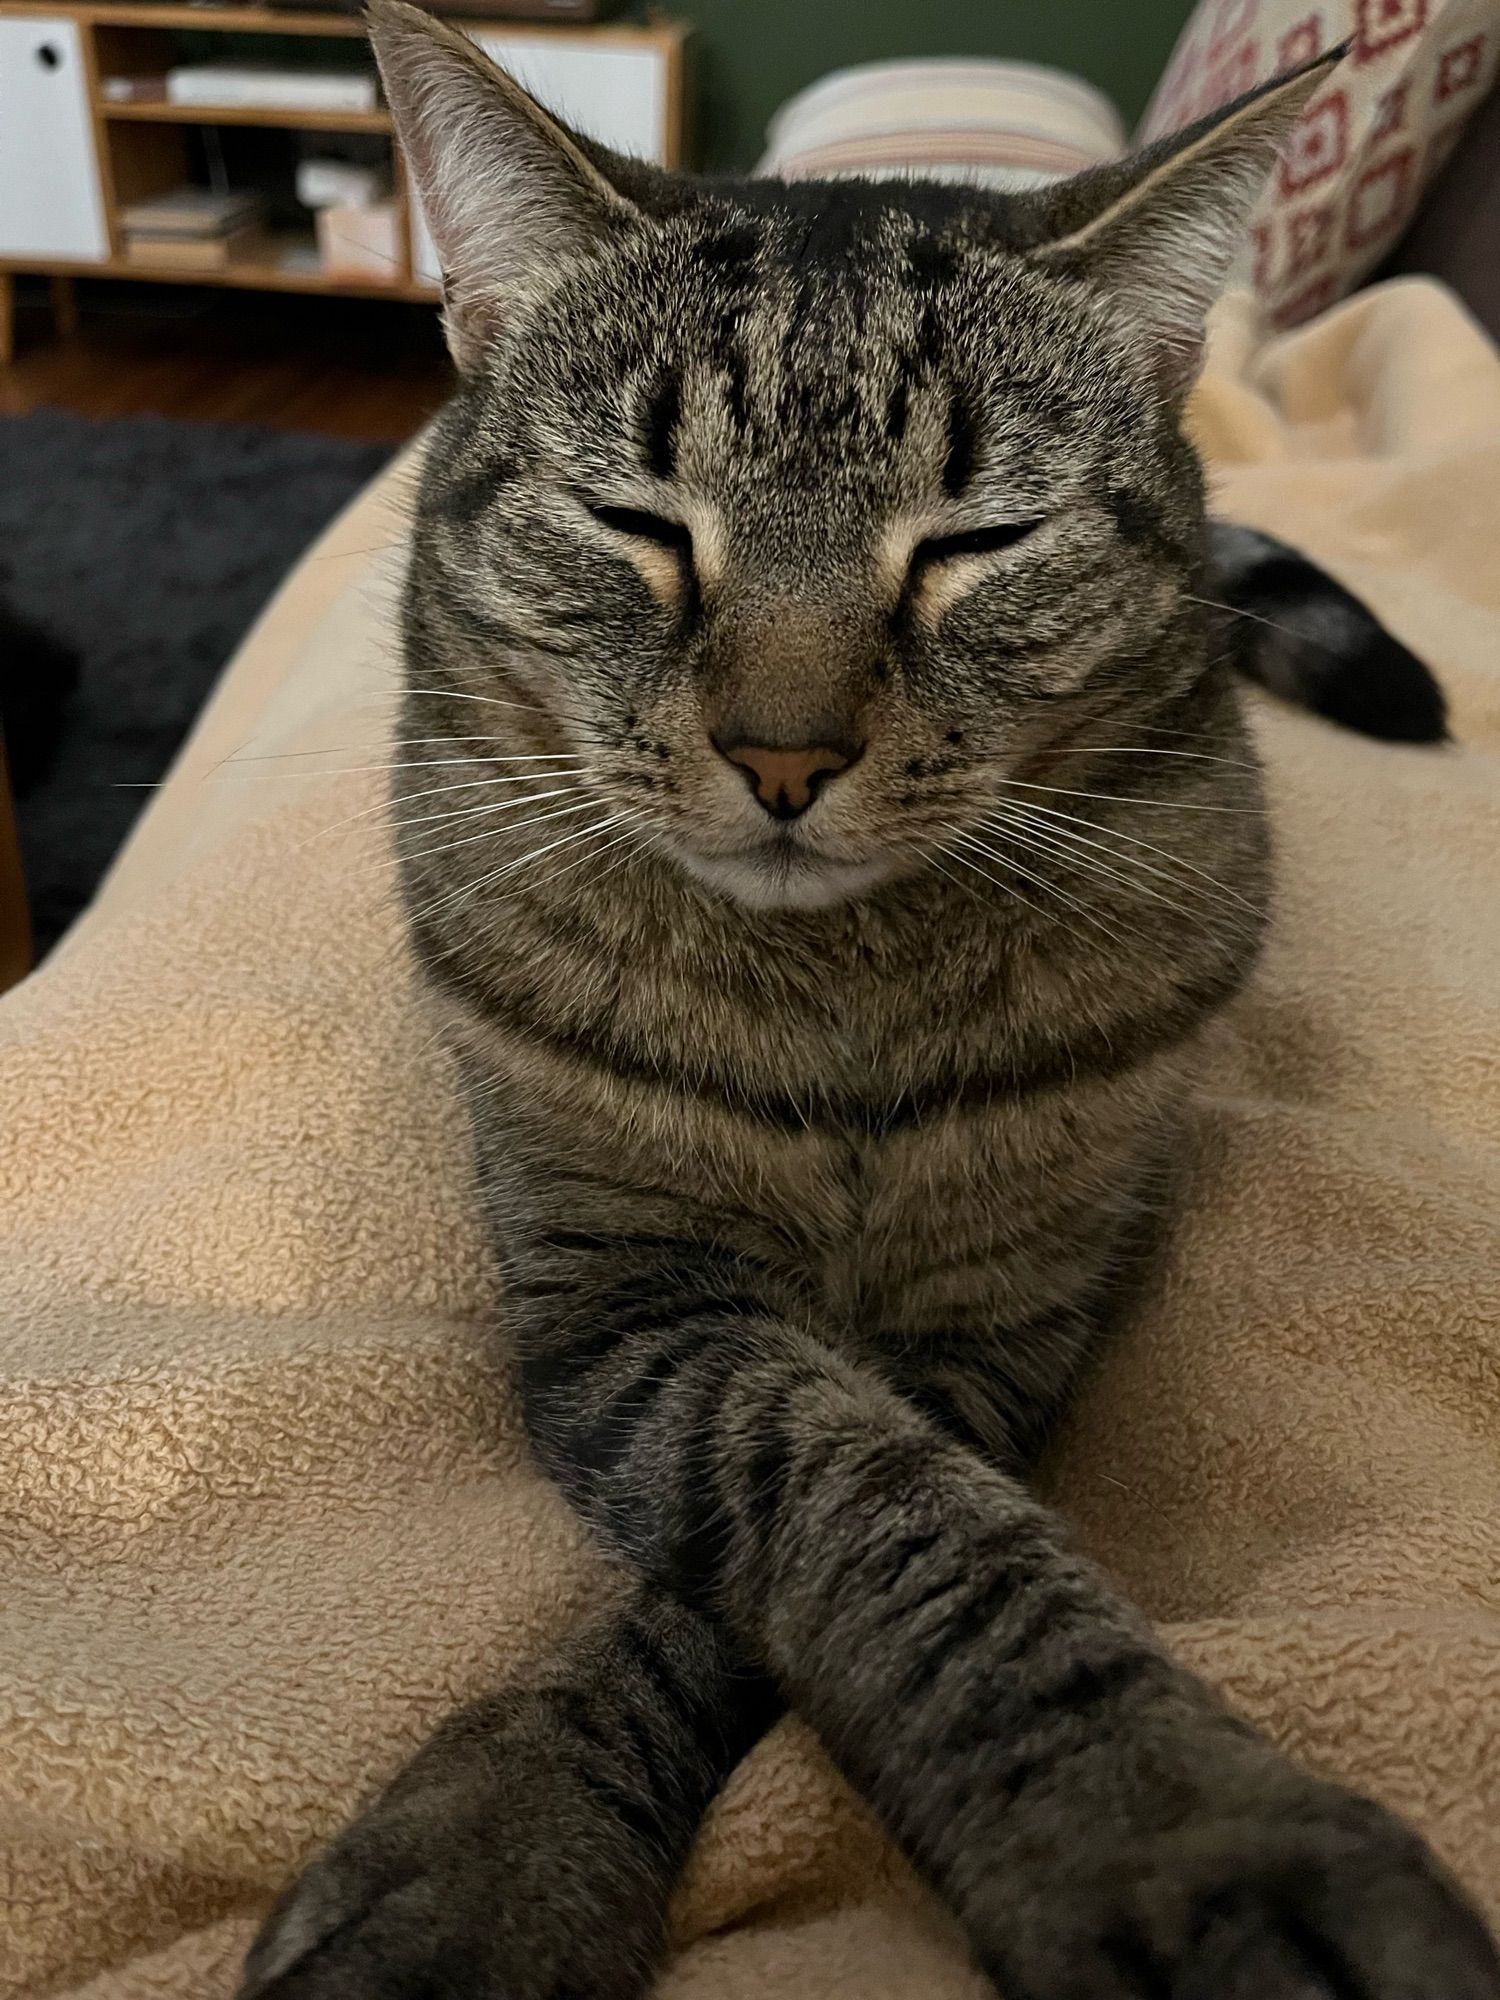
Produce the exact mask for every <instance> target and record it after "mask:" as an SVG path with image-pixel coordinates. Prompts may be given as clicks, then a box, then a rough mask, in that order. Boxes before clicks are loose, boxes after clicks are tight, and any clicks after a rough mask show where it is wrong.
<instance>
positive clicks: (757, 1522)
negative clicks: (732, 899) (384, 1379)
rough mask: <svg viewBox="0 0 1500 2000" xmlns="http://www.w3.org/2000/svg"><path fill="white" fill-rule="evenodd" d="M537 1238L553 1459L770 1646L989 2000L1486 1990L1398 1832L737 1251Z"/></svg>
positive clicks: (597, 1504)
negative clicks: (1166, 1635) (1307, 1766)
mask: <svg viewBox="0 0 1500 2000" xmlns="http://www.w3.org/2000/svg"><path fill="white" fill-rule="evenodd" d="M553 1248H554V1251H555V1253H556V1256H555V1261H554V1263H553V1265H552V1267H551V1269H550V1273H549V1278H548V1283H547V1289H546V1295H545V1303H543V1302H542V1301H541V1300H540V1299H538V1301H536V1302H535V1303H534V1304H533V1307H532V1309H531V1310H530V1312H529V1313H527V1312H525V1311H523V1314H522V1321H521V1327H522V1348H523V1377H524V1380H525V1384H526V1390H527V1402H528V1418H529V1421H530V1423H531V1426H532V1430H533V1435H534V1436H535V1437H536V1438H537V1440H538V1443H539V1446H540V1449H541V1450H542V1453H543V1455H544V1457H545V1458H546V1460H547V1462H548V1463H549V1464H550V1465H551V1466H552V1469H553V1470H554V1472H555V1474H556V1475H557V1476H558V1477H559V1478H560V1479H561V1480H563V1481H564V1483H565V1484H566V1485H567V1487H568V1489H569V1491H570V1492H571V1493H572V1494H573V1497H574V1499H575V1501H576V1502H577V1503H578V1504H579V1505H580V1506H581V1507H582V1508H583V1509H584V1510H585V1512H586V1513H587V1514H588V1515H589V1516H590V1518H591V1519H593V1520H594V1521H595V1522H596V1524H597V1525H598V1526H599V1528H600V1529H601V1531H602V1532H603V1533H604V1534H606V1535H607V1536H608V1537H609V1538H610V1539H611V1540H612V1541H613V1543H614V1544H615V1546H616V1547H617V1548H619V1549H620V1550H621V1552H622V1553H624V1554H626V1555H627V1556H628V1557H629V1558H630V1559H631V1560H632V1561H633V1562H635V1563H636V1564H637V1565H638V1566H639V1567H640V1568H641V1569H643V1570H644V1571H645V1572H646V1573H648V1574H651V1575H654V1576H655V1577H656V1578H657V1579H658V1581H660V1582H661V1583H663V1584H664V1585H667V1586H669V1587H670V1588H672V1589H673V1590H675V1591H679V1592H682V1593H683V1594H685V1595H687V1596H688V1597H689V1598H691V1599H694V1600H695V1601H697V1602H698V1603H699V1604H701V1605H702V1607H703V1608H704V1609H705V1610H706V1611H708V1612H709V1613H710V1614H711V1615H713V1616H715V1617H717V1618H720V1619H722V1620H723V1621H724V1623H725V1624H726V1626H727V1627H728V1629H729V1630H730V1631H731V1632H732V1633H733V1634H734V1635H735V1636H736V1638H737V1639H738V1640H739V1642H740V1643H741V1644H742V1645H743V1647H744V1648H745V1650H746V1652H747V1654H749V1655H750V1656H752V1657H754V1658H756V1659H758V1660H760V1661H761V1662H762V1663H763V1664H764V1665H765V1666H766V1667H767V1669H768V1670H769V1671H770V1673H771V1674H772V1676H773V1677H774V1679H775V1680H776V1682H777V1684H778V1685H779V1686H780V1687H781V1689H782V1690H783V1691H784V1692H785V1693H786V1695H787V1696H788V1698H789V1699H790V1701H791V1702H792V1704H793V1706H794V1707H796V1708H797V1709H798V1710H799V1711H800V1712H801V1713H802V1714H803V1715H804V1716H805V1717H806V1718H807V1719H808V1720H809V1721H810V1722H811V1723H812V1724H813V1725H814V1727H815V1728H816V1729H817V1730H818V1732H819V1734H820V1735H821V1737H822V1739H823V1741H824V1742H825V1744H826V1745H827V1746H828V1748H829V1750H830V1751H831V1752H832V1753H833V1755H834V1757H835V1759H836V1761H837V1762H838V1763H839V1764H840V1766H841V1767H842V1768H843V1770H844V1771H845V1772H846V1774H847V1775H848V1776H849V1777H850V1778H851V1780H852V1781H853V1782H854V1783H855V1784H856V1785H857V1786H858V1787H859V1789H860V1790H861V1791H862V1792H863V1793H864V1794H865V1796H866V1797H867V1798H868V1799H869V1800H870V1801H871V1803H872V1804H873V1805H874V1806H875V1807H876V1809H877V1810H878V1811H879V1813H880V1814H881V1816H882V1818H883V1819H884V1821H885V1823H886V1825H887V1826H888V1827H889V1828H890V1830H891V1832H892V1834H893V1835H894V1836H895V1838H896V1839H897V1840H898V1842H899V1843H900V1844H901V1846H902V1847H903V1848H904V1850H905V1851H906V1852H907V1854H908V1855H909V1856H910V1857H911V1858H912V1860H913V1861H914V1862H915V1863H916V1864H917V1865H918V1867H919V1868H920V1869H921V1870H922V1871H923V1872H924V1873H925V1874H926V1876H927V1877H928V1879H929V1880H930V1881H931V1882H932V1883H933V1885H934V1886H935V1887H936V1888H937V1889H938V1891H939V1892H940V1894H942V1896H943V1897H944V1898H945V1900H946V1901H947V1902H948V1903H949V1904H950V1906H951V1907H952V1908H953V1910H954V1911H955V1913H956V1914H957V1915H958V1916H959V1918H960V1920H961V1921H962V1922H963V1924H964V1926H965V1928H966V1929H967V1931H968V1934H969V1937H970V1940H971V1942H972V1944H973V1947H974V1950H975V1954H976V1957H977V1958H978V1959H979V1961H980V1963H981V1964H982V1965H983V1966H984V1967H985V1969H986V1970H987V1971H989V1972H990V1973H991V1974H992V1976H993V1977H994V1978H995V1980H996V1983H997V1985H998V1986H999V1987H1000V1989H1001V1991H1002V1993H1004V1994H1005V1995H1006V1996H1007V2000H1143V1996H1150V2000H1167V1996H1170V2000H1355V1997H1356V1996H1358V2000H1500V1961H1497V1958H1496V1954H1495V1951H1494V1947H1493V1945H1492V1943H1491V1941H1490V1940H1489V1938H1488V1936H1487V1934H1486V1932H1485V1930H1484V1927H1483V1925H1482V1924H1481V1922H1480V1921H1479V1919H1478V1918H1477V1917H1476V1916H1475V1915H1474V1913H1473V1912H1472V1911H1471V1909H1470V1908H1469V1906H1468V1904H1467V1903H1466V1902H1465V1900H1464V1898H1463V1895H1462V1893H1461V1892H1460V1891H1459V1890H1458V1889H1457V1888H1456V1886H1455V1885H1454V1884H1453V1882H1452V1881H1451V1880H1450V1878H1449V1877H1448V1876H1447V1875H1446V1873H1445V1872H1444V1871H1443V1869H1442V1868H1441V1867H1440V1865H1439V1864H1438V1863H1437V1862H1436V1861H1435V1859H1434V1858H1433V1856H1432V1855H1431V1854H1430V1852H1429V1851H1428V1850H1427V1848H1426V1846H1425V1845H1424V1843H1423V1842H1422V1841H1421V1840H1420V1839H1419V1838H1418V1837H1417V1836H1416V1835H1415V1834H1414V1833H1412V1832H1411V1831H1409V1830H1408V1829H1407V1828H1405V1827H1404V1826H1402V1825H1401V1824H1400V1823H1399V1822H1398V1821H1396V1820H1395V1819H1394V1818H1393V1817H1392V1816H1391V1815H1390V1814H1388V1813H1386V1812H1385V1811H1383V1810H1382V1809H1381V1808H1379V1807H1377V1806H1375V1805H1373V1804H1372V1803H1370V1802H1369V1801H1367V1800H1364V1799H1361V1798H1358V1797H1356V1796H1355V1795H1353V1794H1351V1793H1348V1792H1346V1791H1344V1790H1342V1789H1341V1788H1339V1787H1336V1786H1332V1785H1328V1784H1324V1783H1320V1782H1318V1781H1317V1780H1315V1779H1313V1778H1311V1777H1310V1776H1308V1775H1307V1774H1305V1773H1303V1772H1302V1771H1300V1770H1298V1769H1297V1768H1296V1767H1295V1766H1294V1765H1292V1764H1291V1763H1290V1762H1288V1761H1287V1760H1286V1759H1285V1758H1283V1757H1282V1756H1280V1755H1279V1753H1277V1752H1276V1751H1275V1750H1274V1749H1273V1748H1272V1746H1271V1745H1270V1744H1269V1743H1267V1742H1266V1741H1265V1740H1264V1739H1263V1738H1261V1737H1260V1736H1258V1735H1257V1734H1256V1733H1255V1732H1254V1731H1253V1730H1252V1729H1250V1728H1249V1727H1248V1725H1246V1724H1244V1723H1242V1722H1240V1721H1239V1720H1238V1719H1237V1718H1235V1717H1234V1716H1232V1715H1231V1714H1230V1713H1229V1712H1228V1711H1227V1710H1226V1709H1225V1708H1224V1707H1223V1706H1222V1705H1221V1704H1220V1703H1219V1702H1218V1701H1217V1700H1216V1699H1215V1697H1214V1696H1213V1695H1212V1694H1211V1693H1210V1692H1209V1691H1208V1690H1207V1689H1206V1688H1205V1687H1204V1686H1203V1685H1202V1684H1201V1683H1199V1682H1198V1681H1197V1680H1196V1679H1194V1678H1193V1676H1191V1675H1190V1674H1188V1673H1187V1672H1186V1671H1185V1670H1184V1669H1182V1668H1181V1667H1179V1666H1178V1665H1177V1664H1176V1663H1174V1662H1173V1661H1172V1660H1170V1659H1169V1658H1168V1657H1167V1656H1166V1655H1165V1654H1164V1653H1163V1652H1162V1651H1161V1649H1160V1648H1159V1646H1158V1645H1157V1644H1156V1642H1155V1640H1154V1638H1153V1637H1152V1635H1151V1634H1150V1632H1149V1630H1148V1629H1147V1627H1146V1626H1145V1624H1144V1623H1143V1621H1142V1620H1141V1619H1140V1618H1139V1617H1138V1616H1137V1615H1135V1614H1134V1613H1133V1612H1131V1611H1130V1610H1129V1609H1128V1608H1127V1607H1125V1606H1124V1605H1123V1604H1122V1603H1121V1602H1120V1601H1119V1599H1118V1598H1117V1597H1116V1596H1115V1595H1114V1593H1113V1592H1112V1591H1111V1590H1110V1588H1109V1587H1108V1585H1107V1584H1106V1583H1105V1581H1104V1579H1103V1578H1102V1577H1101V1576H1100V1575H1099V1574H1098V1572H1097V1571H1095V1570H1094V1569H1093V1568H1092V1567H1091V1566H1090V1565H1089V1564H1087V1563H1086V1562H1084V1561H1082V1560H1081V1559H1079V1558H1078V1557H1076V1556H1074V1555H1073V1554H1072V1553H1070V1552H1069V1550H1068V1548H1067V1546H1066V1542H1065V1538H1064V1537H1063V1535H1062V1534H1061V1532H1060V1530H1059V1528H1058V1526H1057V1524H1056V1523H1055V1521H1054V1520H1053V1519H1052V1518H1051V1517H1050V1516H1049V1515H1048V1514H1047V1512H1046V1511H1045V1510H1044V1509H1043V1508H1042V1507H1040V1506H1039V1505H1038V1504H1037V1502H1036V1501H1035V1500H1034V1499H1033V1498H1032V1496H1031V1495H1030V1494H1029V1493H1028V1492H1027V1491H1026V1489H1025V1488H1024V1487H1023V1486H1022V1485H1021V1484H1020V1483H1019V1482H1018V1481H1017V1480H1015V1479H1013V1478H1011V1477H1009V1476H1007V1475H1006V1474H1005V1473H1003V1472H1001V1471H999V1470H997V1469H996V1468H994V1467H993V1466H991V1465H989V1464H987V1463H985V1462H984V1461H982V1460H981V1459H979V1458H978V1457H977V1456H976V1455H975V1454H974V1453H972V1452H971V1451H970V1450H969V1449H968V1448H967V1447H966V1446H964V1445H963V1444H961V1443H959V1442H956V1441H955V1440H953V1439H952V1438H951V1437H949V1436H947V1435H946V1434H944V1433H943V1432H942V1431H941V1430H940V1429H939V1428H938V1427H937V1425H936V1424H935V1423H934V1422H933V1421H932V1420H931V1419H930V1418H929V1417H928V1416H927V1415H925V1414H924V1413H923V1412H922V1411H921V1410H920V1409H919V1408H917V1407H915V1406H914V1404H912V1403H910V1402H908V1401H907V1400H906V1399H905V1398H903V1397H902V1396H901V1395H900V1394H898V1393H897V1392H896V1391H895V1390H894V1389H893V1388H892V1387H891V1386H890V1385H889V1384H888V1383H887V1382H886V1381H885V1380H884V1379H882V1377H881V1376H880V1375H879V1374H878V1373H876V1372H875V1371H874V1370H872V1369H870V1368H868V1367H866V1366H864V1365H862V1364H860V1363H858V1362H856V1361H853V1360H851V1359H850V1358H849V1357H848V1356H847V1355H845V1354H843V1353H841V1352H840V1351H839V1350H838V1348H837V1347H835V1346H834V1345H833V1344H832V1342H831V1341H829V1340H825V1339H823V1338H820V1337H819V1332H818V1329H817V1328H816V1326H815V1325H814V1324H812V1323H810V1322H809V1321H807V1320H806V1319H804V1318H803V1317H802V1316H801V1315H800V1314H799V1313H798V1312H797V1311H796V1309H795V1307H792V1308H790V1309H787V1310H778V1309H777V1308H776V1306H775V1303H774V1299H773V1291H772V1287H771V1286H770V1284H769V1281H768V1280H766V1279H764V1278H763V1277H762V1276H761V1275H759V1274H757V1272H756V1270H755V1269H754V1267H753V1266H750V1265H747V1263H746V1262H745V1260H743V1259H736V1258H733V1257H730V1256H728V1255H726V1254H723V1253H719V1252H713V1251H710V1250H707V1249H704V1250H700V1251H698V1252H697V1253H694V1252H693V1250H692V1246H691V1245H689V1244H684V1243H683V1242H682V1241H680V1240H674V1241H672V1242H671V1243H666V1242H663V1243H662V1244H661V1245H660V1246H659V1248H653V1246H652V1244H651V1243H650V1241H649V1240H647V1239H645V1238H641V1237H637V1238H634V1239H632V1240H631V1241H630V1242H629V1243H620V1244H614V1245H610V1246H607V1247H606V1246H605V1245H603V1244H601V1243H595V1242H591V1241H590V1239H589V1238H588V1237H586V1236H583V1235H579V1236H577V1237H576V1238H575V1239H573V1241H572V1243H571V1246H569V1245H567V1244H566V1243H565V1242H564V1240H563V1238H561V1237H559V1238H557V1239H554V1244H553Z"/></svg>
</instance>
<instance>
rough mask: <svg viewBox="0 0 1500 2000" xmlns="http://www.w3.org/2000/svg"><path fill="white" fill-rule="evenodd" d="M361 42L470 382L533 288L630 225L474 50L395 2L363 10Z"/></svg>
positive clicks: (451, 339) (589, 163) (457, 355)
mask: <svg viewBox="0 0 1500 2000" xmlns="http://www.w3.org/2000/svg"><path fill="white" fill-rule="evenodd" d="M368 21H369V29H370V40H371V42H372V43H373V44H374V48H375V56H376V60H377V61H378V62H379V64H380V75H381V80H382V81H383V83H384V84H385V93H386V97H387V99H388V100H389V103H390V107H391V117H392V119H393V121H394V123H395V127H396V136H397V138H398V139H399V140H400V142H401V146H402V150H403V151H404V153H405V155H406V159H407V163H408V165H409V167H410V169H411V175H412V179H413V181H414V182H415V184H416V187H417V191H418V193H419V194H420V195H421V197H422V206H423V208H424V210H425V211H426V215H427V221H428V226H429V227H430V229H431V230H432V236H433V241H434V242H435V244H436V245H437V253H438V261H439V263H440V264H441V265H442V270H443V320H444V325H445V328H446V330H447V334H448V345H449V347H450V348H451V349H452V351H453V358H454V360H455V361H456V362H457V364H458V367H459V369H460V371H461V372H462V373H465V374H470V373H474V372H476V371H477V370H478V369H479V368H480V367H481V366H482V365H483V362H484V359H485V356H486V355H487V354H488V353H489V352H490V350H491V349H492V348H493V347H494V345H495V343H496V341H497V340H498V339H499V338H500V337H501V334H502V332H503V329H504V325H505V318H506V314H507V312H508V311H510V310H511V309H512V308H513V307H514V305H515V303H516V301H517V300H518V299H519V298H522V297H524V296H525V293H526V291H527V289H528V288H529V287H531V286H533V285H536V284H540V283H544V282H546V280H547V279H549V278H550V277H551V276H552V275H553V273H555V272H556V270H557V269H558V267H559V266H560V265H562V264H565V263H567V262H568V261H569V260H571V259H573V258H576V257H580V256H585V255H587V254H588V252H589V251H590V250H591V249H595V248H598V247H601V246H602V245H604V244H605V243H607V242H608V241H609V240H610V238H611V236H612V235H613V234H615V233H617V232H618V231H619V230H621V229H622V228H625V227H628V226H629V225H630V224H631V223H632V222H635V221H637V220H639V211H638V210H637V209H636V208H635V206H634V205H633V203H631V202H630V201H629V200H627V199H626V197H625V196H624V195H623V194H622V193H621V192H620V191H619V189H618V188H616V187H615V186H614V184H613V182H612V181H611V180H610V179H609V178H608V176H607V175H606V174H605V173H604V172H603V171H601V169H600V167H599V165H598V164H597V163H596V161H595V160H594V159H593V158H592V157H591V156H590V150H591V149H590V150H586V149H585V147H584V145H583V143H582V141H580V140H579V139H578V138H577V136H576V135H575V134H574V133H572V132H569V131H568V130H567V128H566V127H565V126H564V125H562V124H560V123H559V122H558V120H557V119H555V118H553V117H552V116H551V115H550V114H549V113H548V112H546V111H544V110H543V109H542V107H541V105H539V104H538V103H537V101H536V99H535V98H533V97H530V96H528V94H527V93H526V92H525V91H524V90H523V89H522V88H521V86H520V85H519V84H518V83H517V82H516V81H515V80H514V78H512V77H509V76H507V75H506V74H505V72H504V70H502V69H499V68H497V67H496V65H495V64H494V63H492V62H491V61H490V59H489V57H488V56H487V55H486V54H485V53H484V51H483V50H482V49H480V48H479V47H477V46H476V44H475V43H473V42H471V41H470V40H469V39H468V38H467V36H464V35H460V34H458V33H457V32H456V31H455V30H454V29H452V28H450V27H448V26H446V25H445V23H443V22H441V21H437V20H434V19H433V17H432V16H431V15H430V14H424V13H423V12H422V11H421V10H420V9H419V8H416V7H411V6H408V5H406V4H405V0H370V5H369V9H368Z"/></svg>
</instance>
